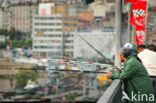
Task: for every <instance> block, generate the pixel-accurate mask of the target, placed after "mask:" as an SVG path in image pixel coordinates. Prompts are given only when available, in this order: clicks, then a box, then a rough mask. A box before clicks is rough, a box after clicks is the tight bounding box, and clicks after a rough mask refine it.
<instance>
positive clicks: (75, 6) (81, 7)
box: [67, 0, 88, 15]
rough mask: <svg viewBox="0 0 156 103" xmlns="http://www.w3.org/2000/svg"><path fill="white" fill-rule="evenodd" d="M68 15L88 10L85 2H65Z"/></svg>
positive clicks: (70, 0)
mask: <svg viewBox="0 0 156 103" xmlns="http://www.w3.org/2000/svg"><path fill="white" fill-rule="evenodd" d="M67 5H68V8H69V11H68V12H69V15H77V14H78V13H81V12H83V11H86V10H87V9H88V6H87V4H86V0H67Z"/></svg>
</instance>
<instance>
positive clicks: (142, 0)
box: [131, 0, 148, 45]
mask: <svg viewBox="0 0 156 103" xmlns="http://www.w3.org/2000/svg"><path fill="white" fill-rule="evenodd" d="M147 4H148V1H147V0H134V1H133V9H132V15H131V25H135V26H136V42H137V45H140V44H144V42H145V38H146V23H147Z"/></svg>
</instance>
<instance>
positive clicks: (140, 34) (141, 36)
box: [136, 26, 146, 45]
mask: <svg viewBox="0 0 156 103" xmlns="http://www.w3.org/2000/svg"><path fill="white" fill-rule="evenodd" d="M145 39H146V26H144V27H143V28H142V30H140V29H138V28H137V27H136V42H137V45H141V44H144V42H145Z"/></svg>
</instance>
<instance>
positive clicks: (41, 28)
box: [33, 15, 63, 57]
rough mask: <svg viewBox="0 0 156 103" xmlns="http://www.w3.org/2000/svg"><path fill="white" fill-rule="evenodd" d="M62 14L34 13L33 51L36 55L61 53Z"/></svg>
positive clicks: (56, 54) (57, 54)
mask: <svg viewBox="0 0 156 103" xmlns="http://www.w3.org/2000/svg"><path fill="white" fill-rule="evenodd" d="M62 24H63V21H62V15H36V16H34V20H33V25H34V26H33V52H34V54H35V55H36V56H37V57H50V56H60V55H63V47H62V43H63V32H62V30H63V26H62Z"/></svg>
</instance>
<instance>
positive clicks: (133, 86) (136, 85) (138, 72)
mask: <svg viewBox="0 0 156 103" xmlns="http://www.w3.org/2000/svg"><path fill="white" fill-rule="evenodd" d="M120 59H121V61H122V62H124V63H125V64H124V70H123V72H122V73H112V72H109V73H108V75H107V77H108V78H111V79H121V80H124V91H125V92H126V94H127V95H128V97H129V100H125V103H154V91H153V87H152V82H151V80H150V77H149V75H148V73H147V71H146V69H145V67H144V66H143V64H142V63H141V62H140V61H139V60H138V59H137V56H136V55H135V54H132V53H131V49H122V50H121V54H120Z"/></svg>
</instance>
